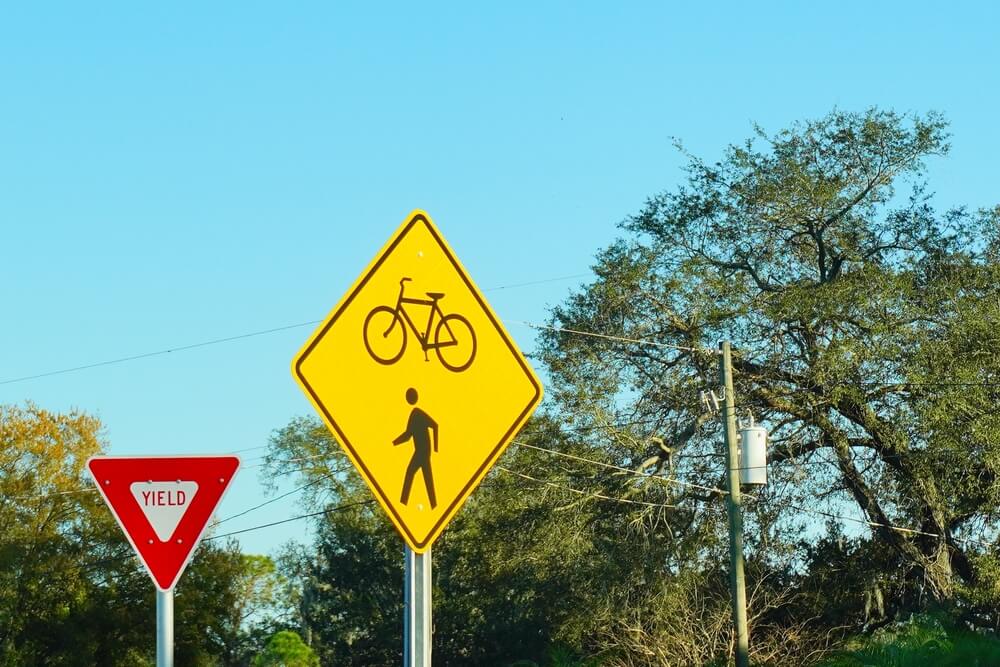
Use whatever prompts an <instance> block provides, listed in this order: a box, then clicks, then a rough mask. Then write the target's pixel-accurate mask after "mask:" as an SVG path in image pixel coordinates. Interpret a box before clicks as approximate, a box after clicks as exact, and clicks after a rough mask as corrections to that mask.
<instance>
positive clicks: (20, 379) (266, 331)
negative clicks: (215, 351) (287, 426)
mask: <svg viewBox="0 0 1000 667" xmlns="http://www.w3.org/2000/svg"><path fill="white" fill-rule="evenodd" d="M321 321H322V320H311V321H309V322H299V323H298V324H289V325H286V326H283V327H275V328H273V329H263V330H261V331H251V332H250V333H245V334H238V335H236V336H227V337H225V338H216V339H214V340H206V341H202V342H200V343H192V344H190V345H181V346H178V347H171V348H168V349H165V350H156V351H155V352H144V353H142V354H134V355H132V356H128V357H119V358H117V359H108V360H107V361H98V362H96V363H93V364H84V365H82V366H73V367H72V368H62V369H60V370H57V371H49V372H47V373H36V374H34V375H24V376H22V377H17V378H10V379H8V380H0V385H5V384H14V383H15V382H26V381H27V380H37V379H39V378H46V377H52V376H53V375H64V374H66V373H75V372H77V371H83V370H87V369H90V368H99V367H101V366H111V365H113V364H122V363H125V362H127V361H136V360H138V359H148V358H149V357H157V356H160V355H164V354H171V353H172V352H183V351H185V350H193V349H195V348H199V347H206V346H208V345H219V344H220V343H230V342H232V341H235V340H242V339H244V338H253V337H254V336H263V335H265V334H271V333H276V332H278V331H287V330H289V329H297V328H299V327H305V326H309V325H310V324H313V325H315V324H319V323H320V322H321Z"/></svg>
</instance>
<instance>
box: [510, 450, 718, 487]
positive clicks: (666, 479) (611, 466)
mask: <svg viewBox="0 0 1000 667" xmlns="http://www.w3.org/2000/svg"><path fill="white" fill-rule="evenodd" d="M513 442H514V443H515V444H517V445H519V446H521V447H527V448H528V449H535V450H538V451H540V452H545V453H547V454H553V455H555V456H562V457H564V458H567V459H573V460H574V461H580V462H582V463H589V464H590V465H596V466H599V467H602V468H608V469H610V470H618V471H620V472H625V473H628V474H630V475H636V476H637V477H646V478H649V479H655V480H659V481H661V482H666V483H667V484H676V485H677V486H686V487H689V488H692V489H699V490H701V491H708V492H710V493H715V494H718V495H720V496H727V495H729V492H728V491H724V490H722V489H720V488H717V487H714V486H704V485H702V484H695V483H693V482H685V481H682V480H679V479H674V478H673V477H663V476H662V475H652V474H649V473H644V472H639V471H638V470H632V469H631V468H624V467H622V466H616V465H614V464H612V463H604V462H603V461H595V460H593V459H587V458H584V457H582V456H576V455H575V454H567V453H566V452H560V451H557V450H555V449H546V448H545V447H539V446H537V445H531V444H528V443H526V442H522V441H520V440H514V441H513Z"/></svg>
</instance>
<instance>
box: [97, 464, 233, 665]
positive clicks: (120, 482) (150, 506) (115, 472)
mask: <svg viewBox="0 0 1000 667" xmlns="http://www.w3.org/2000/svg"><path fill="white" fill-rule="evenodd" d="M239 467H240V460H239V457H236V456H152V457H126V456H95V457H93V458H91V459H90V460H89V461H87V468H88V469H89V470H90V474H91V475H92V476H93V478H94V483H95V484H96V485H97V488H98V490H99V491H100V492H101V496H102V497H103V498H104V501H105V502H106V503H107V504H108V507H109V508H110V509H111V513H112V514H113V515H114V517H115V520H117V521H118V525H119V526H121V529H122V531H123V532H124V533H125V537H126V538H128V541H129V544H131V545H132V548H133V549H134V550H135V553H136V555H137V556H138V557H139V560H140V562H142V564H143V567H145V568H146V572H148V573H149V576H150V578H151V579H152V580H153V583H154V584H155V585H156V665H157V667H173V664H174V586H175V585H176V584H177V580H178V579H180V576H181V574H182V573H183V572H184V570H185V568H187V566H188V563H190V562H191V557H192V555H193V554H194V550H195V547H197V546H198V542H199V541H201V538H202V535H203V534H204V533H205V528H206V527H207V526H208V520H209V519H210V518H211V517H212V513H213V512H214V511H215V508H216V507H217V506H218V505H219V502H220V501H221V500H222V497H223V495H224V494H225V492H226V490H227V489H228V488H229V485H230V482H232V480H233V475H235V474H236V471H237V469H239Z"/></svg>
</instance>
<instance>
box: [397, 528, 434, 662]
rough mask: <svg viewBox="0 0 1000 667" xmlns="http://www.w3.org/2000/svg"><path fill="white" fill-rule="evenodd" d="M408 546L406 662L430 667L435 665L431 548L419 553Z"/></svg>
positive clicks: (405, 584)
mask: <svg viewBox="0 0 1000 667" xmlns="http://www.w3.org/2000/svg"><path fill="white" fill-rule="evenodd" d="M403 549H404V554H403V558H404V584H403V585H404V587H405V588H406V606H405V610H404V612H403V613H404V617H403V637H404V639H403V664H404V665H412V666H413V667H430V664H431V625H432V620H431V608H432V605H431V590H432V586H431V550H430V549H428V550H427V551H425V552H424V553H422V554H418V553H417V552H415V551H414V550H413V549H411V548H410V547H408V546H407V547H403Z"/></svg>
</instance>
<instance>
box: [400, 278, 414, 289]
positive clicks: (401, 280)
mask: <svg viewBox="0 0 1000 667" xmlns="http://www.w3.org/2000/svg"><path fill="white" fill-rule="evenodd" d="M408 280H413V278H401V279H400V280H399V286H400V287H402V286H403V283H405V282H406V281H408Z"/></svg>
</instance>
